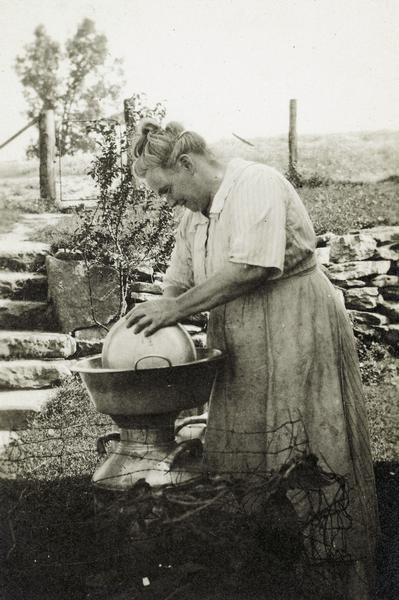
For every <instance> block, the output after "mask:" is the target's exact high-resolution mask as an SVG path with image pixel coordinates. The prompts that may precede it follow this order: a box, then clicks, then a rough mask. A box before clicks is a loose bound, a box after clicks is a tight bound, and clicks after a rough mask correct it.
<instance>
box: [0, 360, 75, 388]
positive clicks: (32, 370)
mask: <svg viewBox="0 0 399 600" xmlns="http://www.w3.org/2000/svg"><path fill="white" fill-rule="evenodd" d="M72 364H73V361H69V362H68V361H66V360H27V359H23V360H2V361H0V390H16V389H18V390H21V389H41V388H48V387H53V386H55V385H58V384H59V383H60V381H61V380H62V379H63V377H68V375H70V374H71V371H70V366H71V365H72Z"/></svg>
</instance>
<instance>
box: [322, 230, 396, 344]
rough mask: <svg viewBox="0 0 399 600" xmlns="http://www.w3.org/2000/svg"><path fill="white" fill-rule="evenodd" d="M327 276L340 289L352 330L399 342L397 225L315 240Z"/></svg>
mask: <svg viewBox="0 0 399 600" xmlns="http://www.w3.org/2000/svg"><path fill="white" fill-rule="evenodd" d="M316 252H317V255H318V258H319V261H320V262H321V264H322V266H323V268H324V270H325V273H326V275H327V276H328V277H329V279H330V280H331V282H332V283H333V284H334V285H335V286H336V287H337V288H338V289H340V290H341V291H342V294H343V297H344V301H345V305H346V307H347V309H348V312H349V315H350V317H351V319H352V322H353V325H354V329H355V331H358V332H360V333H363V334H366V335H369V336H371V337H373V338H376V339H381V340H385V341H387V342H389V343H391V344H393V345H396V346H397V345H398V342H399V226H384V225H381V226H378V227H374V228H372V229H363V230H362V231H355V232H351V233H349V234H346V235H334V234H332V233H327V234H325V235H322V236H319V237H318V239H317V250H316Z"/></svg>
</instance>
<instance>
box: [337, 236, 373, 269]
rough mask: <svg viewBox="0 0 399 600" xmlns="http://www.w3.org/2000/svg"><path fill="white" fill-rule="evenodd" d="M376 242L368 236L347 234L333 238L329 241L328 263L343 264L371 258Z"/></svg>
mask: <svg viewBox="0 0 399 600" xmlns="http://www.w3.org/2000/svg"><path fill="white" fill-rule="evenodd" d="M376 248H377V242H376V241H375V239H374V238H373V237H371V236H370V235H367V234H364V233H359V234H347V235H339V236H336V237H334V238H333V239H332V240H331V241H330V262H337V263H344V262H348V261H354V260H366V259H368V258H372V256H374V253H375V251H376Z"/></svg>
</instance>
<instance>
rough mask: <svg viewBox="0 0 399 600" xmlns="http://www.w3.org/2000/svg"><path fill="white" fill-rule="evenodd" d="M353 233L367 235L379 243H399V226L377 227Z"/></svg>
mask: <svg viewBox="0 0 399 600" xmlns="http://www.w3.org/2000/svg"><path fill="white" fill-rule="evenodd" d="M351 233H366V234H367V235H371V236H372V237H373V238H374V239H375V240H376V241H377V242H379V243H384V242H394V241H399V225H377V227H372V228H369V229H362V230H361V231H356V232H351Z"/></svg>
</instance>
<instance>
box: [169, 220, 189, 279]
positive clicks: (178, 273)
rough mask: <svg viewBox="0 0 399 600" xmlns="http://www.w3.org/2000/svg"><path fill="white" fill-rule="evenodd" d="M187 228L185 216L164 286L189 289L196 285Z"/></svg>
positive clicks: (178, 230)
mask: <svg viewBox="0 0 399 600" xmlns="http://www.w3.org/2000/svg"><path fill="white" fill-rule="evenodd" d="M185 229H186V227H185V219H184V218H183V219H182V222H181V223H180V225H179V227H178V229H177V233H176V239H175V246H174V248H173V251H172V256H171V259H170V264H169V267H168V268H167V270H166V274H165V278H164V282H163V287H164V288H166V287H170V286H173V287H179V288H182V289H184V290H188V289H190V288H192V287H193V286H194V276H193V267H192V256H191V249H190V245H189V242H188V239H187V237H186V233H185Z"/></svg>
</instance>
